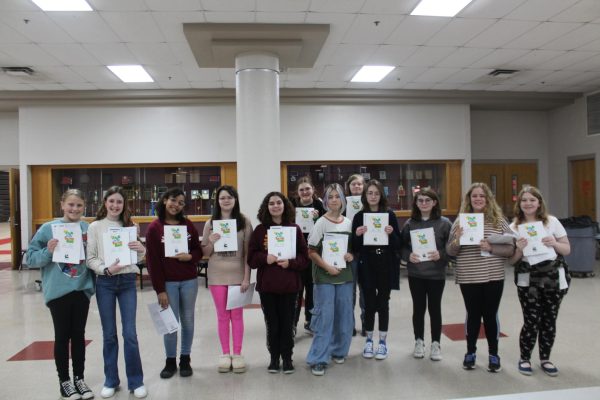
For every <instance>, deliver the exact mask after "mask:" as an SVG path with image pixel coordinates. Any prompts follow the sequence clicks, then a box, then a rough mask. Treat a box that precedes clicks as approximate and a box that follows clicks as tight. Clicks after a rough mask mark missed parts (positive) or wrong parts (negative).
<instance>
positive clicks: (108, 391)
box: [100, 386, 117, 399]
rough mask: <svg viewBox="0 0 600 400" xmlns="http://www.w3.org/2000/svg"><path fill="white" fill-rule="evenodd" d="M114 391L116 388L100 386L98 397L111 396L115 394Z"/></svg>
mask: <svg viewBox="0 0 600 400" xmlns="http://www.w3.org/2000/svg"><path fill="white" fill-rule="evenodd" d="M116 391H117V388H111V387H108V386H104V387H103V388H102V390H101V391H100V397H102V398H103V399H108V398H111V397H113V396H114V395H115V392H116Z"/></svg>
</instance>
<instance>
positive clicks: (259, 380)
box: [0, 268, 600, 400]
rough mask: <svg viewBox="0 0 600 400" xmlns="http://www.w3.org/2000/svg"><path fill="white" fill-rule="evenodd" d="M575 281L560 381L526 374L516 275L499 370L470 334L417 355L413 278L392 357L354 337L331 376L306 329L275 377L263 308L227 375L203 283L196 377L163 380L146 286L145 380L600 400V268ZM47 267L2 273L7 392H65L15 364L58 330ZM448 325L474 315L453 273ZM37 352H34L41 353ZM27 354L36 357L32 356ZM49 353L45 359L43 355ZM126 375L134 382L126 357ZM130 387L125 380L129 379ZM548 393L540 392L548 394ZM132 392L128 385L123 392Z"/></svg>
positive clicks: (333, 393) (287, 390)
mask: <svg viewBox="0 0 600 400" xmlns="http://www.w3.org/2000/svg"><path fill="white" fill-rule="evenodd" d="M598 272H599V270H598V268H597V269H596V277H593V278H586V279H574V280H573V282H572V287H571V291H570V293H569V294H568V295H567V297H566V298H565V300H564V301H563V305H562V308H561V313H560V316H559V320H558V336H557V341H556V345H555V348H554V352H553V356H552V359H553V361H554V362H555V363H556V364H557V366H558V367H559V368H560V375H559V376H558V377H556V378H551V377H549V376H546V375H544V374H543V373H542V372H541V370H540V369H539V365H538V363H537V360H534V368H535V370H534V374H533V376H530V377H526V376H523V375H521V374H519V373H518V372H517V368H516V363H517V359H518V357H519V353H518V332H519V329H520V326H521V320H522V317H521V311H520V307H519V303H518V301H517V297H516V290H515V288H514V285H513V284H512V279H510V278H508V276H510V275H511V274H512V271H511V270H510V269H508V270H507V280H506V285H505V291H504V296H503V300H502V304H501V309H500V316H499V317H500V322H501V329H502V332H503V333H504V334H506V335H507V336H506V337H503V338H501V340H500V355H501V357H502V363H503V371H502V372H500V373H498V374H490V373H488V372H486V370H485V365H486V363H485V361H486V359H487V357H486V356H487V354H486V350H487V344H486V343H485V340H480V341H479V352H478V356H479V359H478V368H477V369H475V370H474V371H464V370H463V369H462V368H461V363H462V358H463V355H464V352H465V342H464V341H463V340H457V341H453V340H450V339H449V338H448V337H447V336H443V337H442V351H443V356H444V360H443V361H440V362H432V361H430V360H429V359H428V358H425V359H422V360H416V359H414V358H412V349H413V335H412V326H411V308H412V306H411V300H410V294H409V291H408V285H407V281H406V277H405V276H403V277H402V283H401V290H400V291H399V292H393V293H392V300H391V326H390V332H389V336H388V346H389V349H390V357H389V358H388V359H387V360H385V361H375V360H365V359H363V358H362V356H361V351H362V345H363V339H362V338H360V337H357V338H355V339H354V340H353V342H352V347H351V351H350V357H349V359H348V360H347V362H346V363H345V364H343V365H334V366H331V367H330V368H329V369H328V370H327V373H326V375H325V376H324V377H314V376H312V375H311V374H310V371H309V369H308V368H307V367H306V365H305V362H304V358H305V355H306V353H307V351H308V348H309V345H310V341H311V337H310V336H308V335H306V334H305V333H303V332H300V333H299V334H298V337H297V339H296V347H295V355H294V361H295V364H296V368H297V371H296V373H295V374H292V375H283V374H277V375H273V374H268V373H267V372H266V366H267V361H268V356H267V352H266V348H265V328H264V322H263V317H262V312H261V310H260V309H259V308H250V309H247V310H245V314H244V315H245V325H246V330H245V342H244V350H243V354H244V355H245V357H246V360H247V363H248V371H247V372H246V373H245V374H239V375H234V374H219V373H218V372H217V369H216V361H217V356H218V354H219V352H220V348H219V343H218V339H217V334H216V316H215V313H214V309H213V304H212V299H211V298H210V295H209V292H208V290H207V289H205V288H204V282H199V285H200V288H199V296H198V301H197V311H196V334H195V341H194V345H193V349H192V366H193V368H194V375H193V377H191V378H180V377H178V376H175V377H174V378H172V379H170V380H162V379H160V378H159V376H158V373H159V371H160V370H161V368H162V366H163V362H164V358H163V357H164V353H163V346H162V339H161V338H160V337H159V336H158V335H157V334H156V333H155V331H154V329H153V327H152V323H151V321H150V317H149V315H148V312H147V309H146V304H147V303H150V302H153V301H155V300H156V296H155V294H154V292H153V291H152V289H151V287H150V285H147V286H145V287H144V289H143V290H139V291H138V296H139V297H138V301H139V303H138V318H137V320H138V337H139V342H140V347H141V350H142V362H143V366H144V371H145V376H146V377H145V384H146V387H147V388H148V391H149V396H148V398H150V399H190V398H194V399H197V398H202V399H211V400H213V399H214V400H219V399H261V400H269V399H277V400H280V399H281V398H289V399H296V398H302V399H315V400H316V399H366V398H368V399H369V400H375V399H459V398H472V397H477V398H483V397H484V396H493V397H490V398H493V399H542V398H543V399H545V400H548V399H566V398H571V399H577V400H579V399H599V398H600V386H598V385H600V370H599V369H598V367H597V366H598V356H599V355H600V344H599V342H598V341H597V340H595V335H596V333H597V332H600V312H599V307H600V274H598ZM39 274H40V273H39V271H36V270H29V271H23V272H18V271H10V270H0V293H1V298H2V301H0V321H1V325H0V326H1V328H2V329H0V341H1V342H2V343H3V346H2V347H1V348H0V359H1V360H4V361H0V376H2V377H3V378H2V382H3V385H2V390H0V399H31V400H34V399H56V398H58V397H59V395H58V382H57V377H56V371H55V367H54V362H53V361H52V360H28V361H9V360H10V359H11V358H12V357H14V356H17V355H18V354H19V353H20V352H21V351H23V350H24V349H25V348H27V347H28V346H31V345H32V344H33V346H41V349H42V351H44V350H45V351H47V345H46V346H43V344H40V343H39V342H44V341H52V339H53V331H52V322H51V318H50V313H49V312H48V309H47V308H46V307H45V306H44V303H43V299H42V294H41V293H40V292H38V291H36V290H35V285H34V281H35V280H36V279H38V278H39ZM443 315H444V323H445V324H448V325H450V324H461V323H462V321H463V320H464V317H465V312H464V306H463V303H462V298H461V295H460V291H459V289H458V287H457V286H456V285H455V284H454V283H453V280H452V277H451V276H449V277H448V280H447V284H446V290H445V293H444V298H443ZM86 337H87V339H88V340H90V341H91V342H90V343H89V344H88V346H87V361H86V381H87V383H88V384H89V385H90V386H91V387H92V389H93V390H94V391H95V392H96V394H97V398H99V397H100V396H99V392H100V389H101V388H102V383H103V364H102V333H101V327H100V320H99V317H98V310H97V306H96V302H95V298H93V299H92V306H91V309H90V315H89V319H88V324H87V334H86ZM35 353H36V352H35V351H34V352H33V354H34V355H35ZM25 358H27V357H25ZM37 358H40V357H37ZM120 363H121V364H120V371H121V379H122V381H123V384H125V379H126V378H125V376H124V365H123V361H122V355H121V360H120ZM125 387H126V386H125ZM540 392H541V393H540ZM126 398H133V396H132V395H130V394H129V393H128V392H127V391H126V390H122V391H120V392H117V394H116V396H115V399H126Z"/></svg>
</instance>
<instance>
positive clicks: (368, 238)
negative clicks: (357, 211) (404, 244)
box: [363, 213, 390, 246]
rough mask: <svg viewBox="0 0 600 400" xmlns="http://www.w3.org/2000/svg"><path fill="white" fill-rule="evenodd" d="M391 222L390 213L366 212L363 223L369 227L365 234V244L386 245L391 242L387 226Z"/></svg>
mask: <svg viewBox="0 0 600 400" xmlns="http://www.w3.org/2000/svg"><path fill="white" fill-rule="evenodd" d="M389 224H390V221H389V214H388V213H364V214H363V225H365V226H366V227H367V231H366V232H365V234H364V238H363V244H364V245H365V246H386V245H387V244H388V242H389V238H388V234H387V233H385V227H386V226H388V225H389Z"/></svg>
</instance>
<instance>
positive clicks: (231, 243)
mask: <svg viewBox="0 0 600 400" xmlns="http://www.w3.org/2000/svg"><path fill="white" fill-rule="evenodd" d="M212 229H213V232H214V233H218V234H219V235H221V238H220V239H219V240H217V241H216V242H215V245H214V249H215V252H217V253H218V252H223V251H238V240H237V221H236V220H235V219H221V220H216V221H213V222H212Z"/></svg>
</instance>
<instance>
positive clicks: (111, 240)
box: [102, 228, 131, 266]
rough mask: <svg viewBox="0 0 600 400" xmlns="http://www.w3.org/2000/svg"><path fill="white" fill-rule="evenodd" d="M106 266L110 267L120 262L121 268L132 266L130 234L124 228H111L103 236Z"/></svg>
mask: <svg viewBox="0 0 600 400" xmlns="http://www.w3.org/2000/svg"><path fill="white" fill-rule="evenodd" d="M102 240H103V247H104V265H106V266H110V265H112V264H114V263H115V261H117V259H118V260H119V264H118V265H121V266H126V265H131V250H129V246H128V245H129V232H128V231H127V230H125V229H123V228H110V229H109V230H108V232H105V233H103V234H102Z"/></svg>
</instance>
